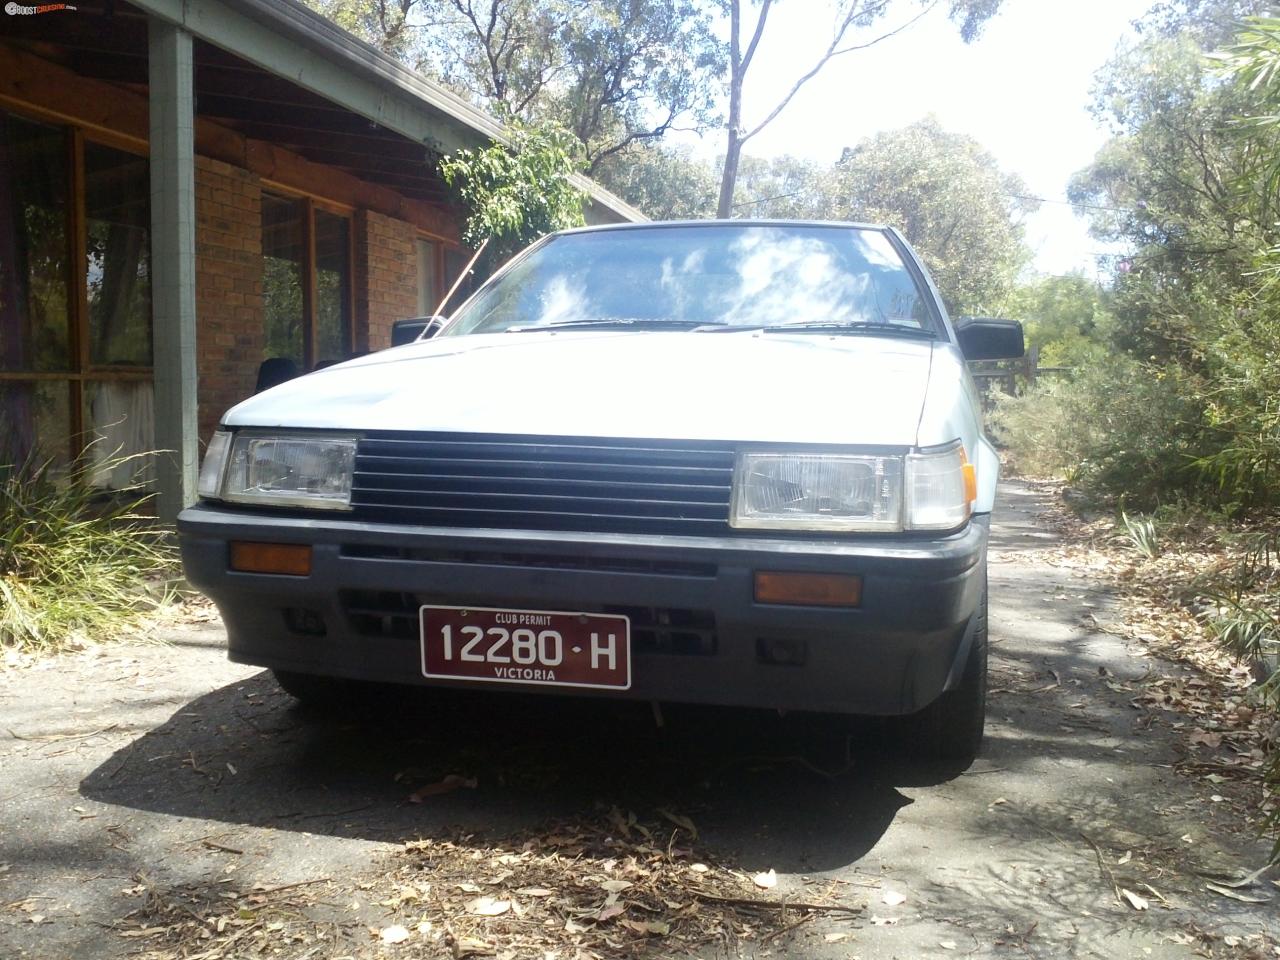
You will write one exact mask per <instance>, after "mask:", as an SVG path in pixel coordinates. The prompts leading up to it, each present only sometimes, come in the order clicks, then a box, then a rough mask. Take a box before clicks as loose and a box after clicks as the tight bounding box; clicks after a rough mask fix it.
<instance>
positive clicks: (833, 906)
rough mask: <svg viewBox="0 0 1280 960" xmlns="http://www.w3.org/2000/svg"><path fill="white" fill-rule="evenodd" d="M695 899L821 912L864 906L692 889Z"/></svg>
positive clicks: (855, 909) (857, 910) (852, 910)
mask: <svg viewBox="0 0 1280 960" xmlns="http://www.w3.org/2000/svg"><path fill="white" fill-rule="evenodd" d="M690 895H691V896H692V897H693V898H694V899H695V900H702V901H704V902H706V903H723V904H725V905H727V906H731V907H759V908H762V909H768V910H809V911H813V912H820V913H861V912H862V907H847V906H845V905H844V904H839V903H806V902H804V901H802V900H757V899H755V898H753V897H720V896H717V895H716V894H714V893H700V892H698V891H696V890H693V891H690Z"/></svg>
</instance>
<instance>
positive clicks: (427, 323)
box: [391, 317, 445, 347]
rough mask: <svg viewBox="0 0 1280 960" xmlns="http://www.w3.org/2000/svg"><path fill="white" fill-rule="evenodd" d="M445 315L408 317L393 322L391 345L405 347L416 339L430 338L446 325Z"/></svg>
mask: <svg viewBox="0 0 1280 960" xmlns="http://www.w3.org/2000/svg"><path fill="white" fill-rule="evenodd" d="M444 321H445V318H444V317H406V318H404V319H403V320H397V321H395V322H394V323H392V324H391V345H392V346H393V347H403V346H404V345H405V344H406V343H413V341H415V340H430V339H431V338H432V337H434V336H435V335H436V334H437V333H439V332H440V328H441V327H443V326H444Z"/></svg>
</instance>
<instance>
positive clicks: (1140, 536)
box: [1120, 510, 1161, 560]
mask: <svg viewBox="0 0 1280 960" xmlns="http://www.w3.org/2000/svg"><path fill="white" fill-rule="evenodd" d="M1120 523H1121V525H1122V526H1123V527H1124V532H1125V535H1126V536H1128V538H1129V542H1130V543H1131V544H1133V549H1135V550H1137V551H1138V552H1139V553H1140V554H1142V555H1143V556H1144V557H1146V558H1147V559H1148V560H1154V559H1155V558H1156V557H1158V556H1160V553H1161V549H1160V533H1159V530H1158V529H1157V527H1156V521H1155V518H1154V517H1149V516H1143V515H1141V514H1136V515H1134V516H1130V515H1129V514H1128V513H1126V512H1125V511H1123V510H1121V511H1120Z"/></svg>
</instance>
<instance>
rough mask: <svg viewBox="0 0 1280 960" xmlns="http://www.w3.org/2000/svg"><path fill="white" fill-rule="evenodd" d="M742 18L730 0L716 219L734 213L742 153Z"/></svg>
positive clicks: (736, 4)
mask: <svg viewBox="0 0 1280 960" xmlns="http://www.w3.org/2000/svg"><path fill="white" fill-rule="evenodd" d="M741 21H742V5H741V0H730V4H729V127H728V130H729V139H728V142H727V143H726V145H725V151H724V170H722V171H721V172H720V203H719V204H718V205H717V206H716V219H718V220H728V219H729V217H730V216H732V214H733V188H734V187H735V186H736V185H737V183H738V158H739V157H740V156H742V140H741V137H742V46H741V44H740V42H739V40H738V29H739V27H740V26H741Z"/></svg>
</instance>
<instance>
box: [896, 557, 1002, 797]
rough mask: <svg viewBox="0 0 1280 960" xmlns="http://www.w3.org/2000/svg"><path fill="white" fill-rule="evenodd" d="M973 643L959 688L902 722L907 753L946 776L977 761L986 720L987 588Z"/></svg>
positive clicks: (982, 600)
mask: <svg viewBox="0 0 1280 960" xmlns="http://www.w3.org/2000/svg"><path fill="white" fill-rule="evenodd" d="M976 616H977V623H976V624H975V625H974V630H973V643H972V644H971V645H970V647H969V656H968V658H967V659H966V660H965V665H964V673H963V674H962V676H961V678H960V685H959V686H958V687H956V688H955V689H954V690H948V691H946V692H945V693H943V694H942V695H941V696H939V697H938V698H937V699H936V700H934V701H933V703H931V704H929V706H927V707H925V708H924V709H923V710H921V711H919V712H918V713H915V714H913V715H911V716H909V717H905V718H903V721H902V725H903V731H902V732H903V735H904V738H905V739H906V745H907V747H908V749H909V750H910V752H911V753H912V754H913V755H914V756H916V757H918V758H920V759H922V760H926V761H933V762H935V763H939V764H942V765H943V766H944V767H945V768H946V769H947V770H948V772H952V773H955V774H960V773H963V772H964V771H965V770H967V769H968V768H969V767H970V766H971V765H972V764H973V761H974V760H976V759H977V757H978V750H979V749H980V748H981V747H982V734H983V730H984V729H985V727H986V718H987V647H988V645H987V585H986V580H985V577H984V580H983V584H982V599H981V600H980V601H979V602H978V612H977V614H976Z"/></svg>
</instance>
